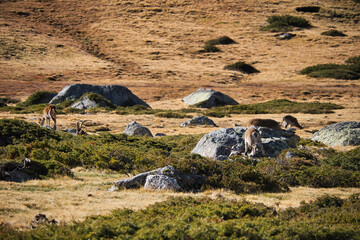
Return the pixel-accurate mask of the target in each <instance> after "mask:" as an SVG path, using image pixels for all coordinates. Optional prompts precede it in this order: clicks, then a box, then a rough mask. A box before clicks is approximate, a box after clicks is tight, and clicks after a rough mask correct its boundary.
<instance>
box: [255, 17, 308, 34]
mask: <svg viewBox="0 0 360 240" xmlns="http://www.w3.org/2000/svg"><path fill="white" fill-rule="evenodd" d="M266 21H267V22H268V23H269V25H267V26H264V27H262V28H261V29H262V30H265V31H271V32H286V31H291V30H292V29H293V27H298V28H310V27H311V24H310V22H309V21H308V20H306V19H305V18H302V17H294V16H291V15H281V16H271V17H269V18H268V19H267V20H266Z"/></svg>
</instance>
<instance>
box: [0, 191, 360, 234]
mask: <svg viewBox="0 0 360 240" xmlns="http://www.w3.org/2000/svg"><path fill="white" fill-rule="evenodd" d="M359 218H360V199H359V196H358V195H352V196H351V197H349V198H348V199H340V198H338V197H336V196H330V195H325V196H323V197H320V198H318V199H316V200H314V201H312V202H309V203H305V202H303V203H302V204H301V206H300V207H297V208H288V209H286V210H276V209H275V208H273V207H266V206H265V205H263V204H256V203H250V202H247V201H232V200H222V199H216V200H212V199H210V198H191V197H177V198H169V199H168V200H167V201H164V202H160V203H155V204H153V205H151V206H149V207H147V208H146V209H143V210H138V211H133V210H129V209H121V210H115V211H113V212H112V213H111V214H110V215H108V216H92V217H89V218H87V219H86V220H85V221H83V222H73V223H70V224H64V225H59V226H54V225H49V226H45V227H42V228H36V229H34V230H28V231H17V229H14V228H11V227H9V226H7V225H0V238H2V239H14V240H15V239H112V238H116V239H150V238H151V239H285V240H286V239H359V235H360V229H359V227H358V219H359Z"/></svg>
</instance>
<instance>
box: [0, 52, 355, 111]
mask: <svg viewBox="0 0 360 240" xmlns="http://www.w3.org/2000/svg"><path fill="white" fill-rule="evenodd" d="M352 61H356V58H354V59H353V60H352ZM40 93H41V92H40ZM39 95H41V94H39V93H35V94H33V95H32V96H30V97H29V99H37V98H36V97H33V96H39ZM84 96H85V95H84ZM84 96H83V97H84ZM87 96H88V97H89V98H91V99H94V100H96V101H97V102H99V103H100V104H99V106H98V107H95V108H91V109H87V110H83V109H75V108H71V107H70V106H71V105H72V104H73V103H74V101H71V100H66V101H64V102H62V103H60V104H58V105H56V111H57V114H65V113H84V112H90V113H96V112H104V111H106V112H113V113H115V114H119V115H128V114H134V115H141V114H154V115H156V116H158V117H164V118H192V117H193V116H192V115H195V114H203V115H206V116H210V117H224V116H230V114H263V113H299V112H301V113H312V114H317V113H333V111H332V110H334V109H342V108H343V107H342V106H340V105H336V104H331V103H319V102H312V103H298V102H292V101H289V100H285V99H275V100H271V101H268V102H263V103H256V104H247V105H233V106H225V107H214V108H211V109H209V110H205V111H203V110H202V109H199V108H187V109H180V110H162V109H152V108H148V107H145V106H142V105H135V106H131V107H119V106H114V105H113V104H111V103H110V102H109V101H108V100H107V99H105V98H104V97H102V96H101V95H98V94H95V93H88V94H87ZM29 99H27V100H26V101H25V102H23V103H18V105H17V106H15V107H13V106H7V104H6V103H11V102H14V101H13V100H12V99H4V100H2V99H0V111H3V112H5V111H9V112H10V113H23V114H24V113H39V114H41V113H42V110H43V109H44V107H45V106H47V104H43V103H42V104H31V103H32V102H33V101H32V100H29ZM1 100H2V101H1ZM36 101H37V100H36ZM36 101H35V102H36ZM2 102H3V104H1V103H2ZM189 113H193V114H190V115H189Z"/></svg>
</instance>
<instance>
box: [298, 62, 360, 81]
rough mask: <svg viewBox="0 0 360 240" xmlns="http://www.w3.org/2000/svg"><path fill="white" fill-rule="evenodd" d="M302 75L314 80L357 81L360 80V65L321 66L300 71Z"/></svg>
mask: <svg viewBox="0 0 360 240" xmlns="http://www.w3.org/2000/svg"><path fill="white" fill-rule="evenodd" d="M300 74H305V75H308V76H310V77H314V78H334V79H345V80H357V79H360V65H359V64H351V65H348V64H319V65H315V66H310V67H306V68H304V69H303V70H301V71H300Z"/></svg>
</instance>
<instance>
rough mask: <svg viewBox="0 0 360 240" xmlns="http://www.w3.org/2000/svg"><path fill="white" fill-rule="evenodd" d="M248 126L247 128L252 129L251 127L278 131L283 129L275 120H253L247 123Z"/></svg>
mask: <svg viewBox="0 0 360 240" xmlns="http://www.w3.org/2000/svg"><path fill="white" fill-rule="evenodd" d="M246 126H247V127H250V126H258V127H267V128H272V129H277V130H279V129H281V127H280V124H279V123H278V122H277V121H275V120H273V119H261V118H253V119H250V120H249V121H248V122H247V123H246Z"/></svg>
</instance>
